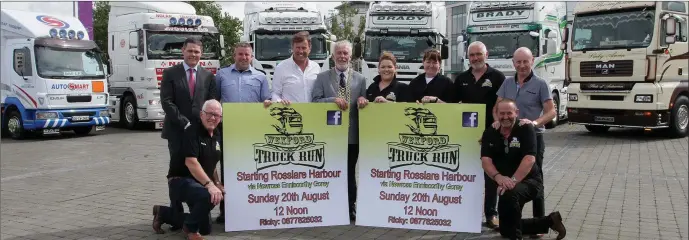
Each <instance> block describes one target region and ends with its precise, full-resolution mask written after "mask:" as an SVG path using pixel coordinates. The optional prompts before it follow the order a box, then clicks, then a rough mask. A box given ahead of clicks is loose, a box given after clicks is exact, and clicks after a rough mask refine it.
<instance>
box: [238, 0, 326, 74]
mask: <svg viewBox="0 0 689 240" xmlns="http://www.w3.org/2000/svg"><path fill="white" fill-rule="evenodd" d="M323 20H324V19H323V14H322V13H321V12H320V11H319V10H318V9H316V7H315V4H313V3H298V2H247V3H246V5H245V6H244V21H243V23H244V31H243V35H242V37H241V38H240V41H242V42H248V43H250V44H251V45H252V46H253V50H254V62H253V63H252V66H253V67H254V68H256V70H259V71H263V72H264V73H265V74H266V77H267V78H268V80H269V81H271V80H272V77H273V73H274V72H275V67H277V65H278V63H280V62H281V61H283V60H285V59H288V58H290V57H292V36H294V34H295V33H297V32H301V31H307V32H309V33H310V34H311V53H310V54H309V59H310V60H313V61H314V62H316V63H318V65H319V66H320V67H321V69H330V57H331V55H330V42H332V41H335V37H334V36H333V35H331V34H330V32H328V30H327V28H326V26H325V23H324V22H323Z"/></svg>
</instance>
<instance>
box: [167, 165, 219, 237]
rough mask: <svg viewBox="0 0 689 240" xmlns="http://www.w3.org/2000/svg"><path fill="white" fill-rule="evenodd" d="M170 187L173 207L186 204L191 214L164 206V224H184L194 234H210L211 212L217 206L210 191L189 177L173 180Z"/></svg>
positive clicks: (170, 181) (169, 184) (169, 183)
mask: <svg viewBox="0 0 689 240" xmlns="http://www.w3.org/2000/svg"><path fill="white" fill-rule="evenodd" d="M168 187H169V189H170V202H172V203H173V205H175V204H174V203H181V202H186V203H187V206H189V214H185V213H184V212H182V211H179V209H173V208H170V207H166V206H163V207H161V208H160V217H161V221H162V223H167V224H170V225H172V226H181V225H182V224H184V226H186V227H187V229H188V230H189V232H192V233H194V232H200V233H201V234H208V233H210V221H209V220H210V212H211V210H213V208H214V207H215V206H214V205H213V204H212V203H211V195H210V193H208V190H207V189H206V188H204V187H203V186H201V184H199V183H198V182H196V180H194V179H192V178H188V177H180V178H173V179H171V180H169V181H168ZM180 207H181V204H180ZM199 230H201V231H199Z"/></svg>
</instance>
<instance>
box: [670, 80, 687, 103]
mask: <svg viewBox="0 0 689 240" xmlns="http://www.w3.org/2000/svg"><path fill="white" fill-rule="evenodd" d="M679 96H686V97H689V80H682V81H680V83H679V85H678V86H677V87H675V90H673V91H672V95H671V97H670V104H668V106H670V110H672V106H671V105H673V104H674V103H675V101H676V100H677V97H679Z"/></svg>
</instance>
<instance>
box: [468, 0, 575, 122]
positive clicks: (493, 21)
mask: <svg viewBox="0 0 689 240" xmlns="http://www.w3.org/2000/svg"><path fill="white" fill-rule="evenodd" d="M567 6H568V4H567V3H566V2H474V3H472V5H471V9H470V17H469V24H468V27H467V38H468V39H464V37H463V36H460V37H458V42H459V43H460V45H466V44H470V43H471V42H475V41H480V42H483V43H484V44H485V45H486V48H487V49H488V58H487V59H486V63H487V64H488V65H490V66H491V67H493V68H495V69H497V70H500V71H501V72H503V73H504V74H505V76H512V75H514V74H515V70H514V65H513V63H512V55H513V54H514V51H515V50H517V48H520V47H528V48H529V49H531V52H532V53H533V55H534V58H535V59H534V64H533V72H534V73H535V74H536V75H538V76H540V77H542V78H543V79H545V80H546V81H547V82H548V85H549V87H550V89H551V91H552V93H551V94H552V97H553V102H554V103H555V106H556V112H557V114H556V116H555V118H553V120H552V121H550V122H549V123H547V124H546V127H547V128H553V127H555V126H557V124H558V122H560V120H561V119H565V118H567V87H566V86H565V53H566V52H565V51H563V50H561V49H559V47H558V46H559V45H560V43H561V42H562V38H563V36H564V29H565V26H566V25H567ZM463 56H464V57H465V58H467V55H466V54H463ZM464 62H465V68H466V69H468V68H469V67H468V65H469V60H468V59H465V61H464Z"/></svg>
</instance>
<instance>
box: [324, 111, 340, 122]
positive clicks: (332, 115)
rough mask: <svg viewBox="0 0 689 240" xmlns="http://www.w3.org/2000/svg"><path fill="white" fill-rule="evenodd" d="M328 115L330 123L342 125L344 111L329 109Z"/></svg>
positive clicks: (327, 120)
mask: <svg viewBox="0 0 689 240" xmlns="http://www.w3.org/2000/svg"><path fill="white" fill-rule="evenodd" d="M326 116H327V117H328V119H326V122H327V123H328V125H342V111H328V114H326Z"/></svg>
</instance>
